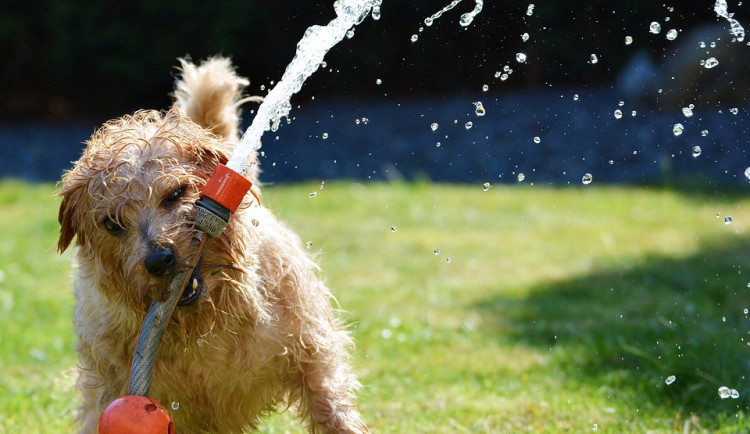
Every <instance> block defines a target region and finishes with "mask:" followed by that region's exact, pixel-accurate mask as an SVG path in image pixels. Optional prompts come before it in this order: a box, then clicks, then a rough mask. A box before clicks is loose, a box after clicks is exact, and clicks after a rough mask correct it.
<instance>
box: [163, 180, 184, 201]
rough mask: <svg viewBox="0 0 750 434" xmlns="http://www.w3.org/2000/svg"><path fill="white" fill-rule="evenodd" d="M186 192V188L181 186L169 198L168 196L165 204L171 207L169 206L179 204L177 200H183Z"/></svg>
mask: <svg viewBox="0 0 750 434" xmlns="http://www.w3.org/2000/svg"><path fill="white" fill-rule="evenodd" d="M185 190H186V188H185V186H184V185H181V186H180V187H179V188H178V189H177V190H175V191H173V192H172V193H171V194H170V195H169V196H167V197H166V198H165V199H164V204H165V205H169V204H172V203H175V202H177V200H178V199H179V198H181V197H182V195H183V194H185Z"/></svg>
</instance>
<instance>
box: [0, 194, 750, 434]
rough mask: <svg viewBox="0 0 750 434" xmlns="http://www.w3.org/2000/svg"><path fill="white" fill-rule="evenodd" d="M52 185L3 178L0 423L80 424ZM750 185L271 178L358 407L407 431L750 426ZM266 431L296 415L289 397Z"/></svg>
mask: <svg viewBox="0 0 750 434" xmlns="http://www.w3.org/2000/svg"><path fill="white" fill-rule="evenodd" d="M53 189H54V188H53V186H51V185H34V186H28V185H24V184H20V183H15V182H4V183H0V231H1V233H2V237H0V270H1V273H0V432H14V433H15V432H70V431H72V430H73V429H72V426H71V424H72V420H73V411H74V407H75V400H76V398H75V394H74V393H73V392H72V391H71V387H72V382H73V378H74V377H73V374H72V372H71V368H72V367H73V366H74V365H75V356H74V354H73V333H72V326H71V321H70V317H71V315H72V303H73V298H72V291H71V287H70V277H69V272H68V265H67V263H68V261H69V255H68V254H66V255H65V256H63V257H62V258H61V257H58V256H57V255H56V254H55V253H54V252H53V248H52V247H53V245H54V243H55V240H56V234H57V230H58V229H57V223H56V217H57V205H58V203H57V200H56V199H54V198H53V197H52V192H53ZM313 191H315V192H317V193H318V194H317V196H315V197H310V193H311V192H313ZM746 196H747V191H746V190H742V191H735V192H723V193H722V192H684V191H683V192H680V191H675V190H664V189H659V188H653V187H652V188H617V187H606V186H597V185H596V183H593V184H591V185H588V186H577V187H567V188H550V187H542V186H532V185H529V184H528V183H527V184H518V185H512V186H494V187H492V188H491V189H489V191H486V192H485V191H483V189H482V186H481V185H471V186H452V185H434V184H428V183H421V184H420V183H418V184H358V183H346V182H338V183H334V182H328V183H326V184H325V188H323V189H320V187H319V185H318V184H304V185H294V186H269V187H267V188H266V190H265V193H264V199H265V203H266V205H267V206H269V207H271V208H273V209H274V210H276V211H277V212H278V213H279V214H281V215H282V216H283V217H284V218H285V219H286V220H287V221H289V222H290V224H291V225H292V226H293V227H294V228H295V229H296V230H297V231H298V233H299V234H300V235H301V237H302V240H303V241H304V242H308V241H309V242H311V247H310V249H311V250H313V251H315V252H318V253H319V257H320V261H321V263H322V268H323V274H324V276H325V278H326V280H327V282H328V284H329V286H331V287H332V288H333V290H334V292H335V294H336V295H337V298H338V300H339V303H340V306H341V309H342V310H343V311H344V312H343V314H344V315H345V316H346V318H347V319H348V320H349V321H350V322H351V323H352V324H353V326H352V330H353V332H354V335H355V338H356V341H357V344H358V347H357V350H356V353H355V358H354V363H355V364H356V366H357V368H358V370H359V372H361V374H362V380H363V383H364V384H365V388H364V390H363V393H362V396H361V401H362V409H363V412H364V414H365V417H366V419H367V420H368V421H369V423H370V425H371V427H372V428H373V430H374V431H377V432H404V433H407V432H430V433H431V432H463V431H470V432H508V431H511V432H513V431H526V430H528V431H535V432H559V431H568V432H587V431H593V430H595V429H597V430H598V431H599V432H622V431H635V432H642V431H647V430H655V431H679V432H683V430H685V429H687V430H712V431H726V432H729V431H737V430H739V431H742V430H748V429H750V422H749V421H748V420H747V419H746V418H747V409H748V403H750V400H749V399H748V398H750V396H749V395H750V385H749V384H748V382H747V381H746V379H745V375H746V374H747V372H748V368H749V367H750V347H749V346H748V343H750V334H749V333H750V318H748V314H745V313H744V309H746V308H750V288H748V285H749V283H748V282H750V245H749V243H748V242H749V241H750V237H749V234H748V230H749V229H750V199H746V198H745V197H746ZM717 216H718V217H717ZM725 216H732V218H733V221H732V223H731V224H725V223H724V217H725ZM437 249H439V250H437ZM670 375H674V376H675V377H676V379H675V381H674V383H672V384H671V385H667V384H666V383H665V380H666V379H667V377H669V376H670ZM721 386H727V387H729V388H730V389H736V390H737V391H738V392H739V395H740V396H739V398H738V399H733V398H727V399H721V398H720V397H719V394H718V393H717V391H718V389H719V387H721ZM177 411H179V410H177ZM263 430H264V431H266V432H287V431H289V432H299V431H301V430H300V429H299V427H298V426H297V424H296V421H295V420H294V418H293V417H291V416H287V415H284V416H277V417H272V418H271V419H269V420H268V423H267V425H265V426H264V428H263Z"/></svg>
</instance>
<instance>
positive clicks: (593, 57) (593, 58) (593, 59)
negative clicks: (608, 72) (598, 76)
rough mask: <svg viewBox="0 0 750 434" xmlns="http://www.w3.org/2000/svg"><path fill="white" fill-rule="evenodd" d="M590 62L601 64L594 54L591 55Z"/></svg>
mask: <svg viewBox="0 0 750 434" xmlns="http://www.w3.org/2000/svg"><path fill="white" fill-rule="evenodd" d="M589 61H590V62H591V63H592V64H597V63H599V58H598V57H596V54H594V53H591V55H590V56H589Z"/></svg>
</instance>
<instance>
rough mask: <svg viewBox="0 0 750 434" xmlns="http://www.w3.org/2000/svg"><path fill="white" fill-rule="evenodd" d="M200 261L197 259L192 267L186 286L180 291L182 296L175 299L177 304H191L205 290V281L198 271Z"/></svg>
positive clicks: (181, 305) (183, 305)
mask: <svg viewBox="0 0 750 434" xmlns="http://www.w3.org/2000/svg"><path fill="white" fill-rule="evenodd" d="M201 262H202V261H198V264H197V265H196V266H195V268H194V269H193V273H192V274H191V275H190V280H189V281H188V284H187V287H186V288H185V289H184V290H183V291H182V296H180V299H179V300H178V301H177V306H180V307H186V306H193V305H194V304H195V303H197V302H198V300H200V298H201V296H202V295H203V294H204V293H205V292H206V283H205V281H204V280H203V275H202V274H201V272H200V268H201Z"/></svg>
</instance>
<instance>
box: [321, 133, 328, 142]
mask: <svg viewBox="0 0 750 434" xmlns="http://www.w3.org/2000/svg"><path fill="white" fill-rule="evenodd" d="M320 137H322V138H323V140H325V139H327V138H328V133H323V134H321V135H320Z"/></svg>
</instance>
